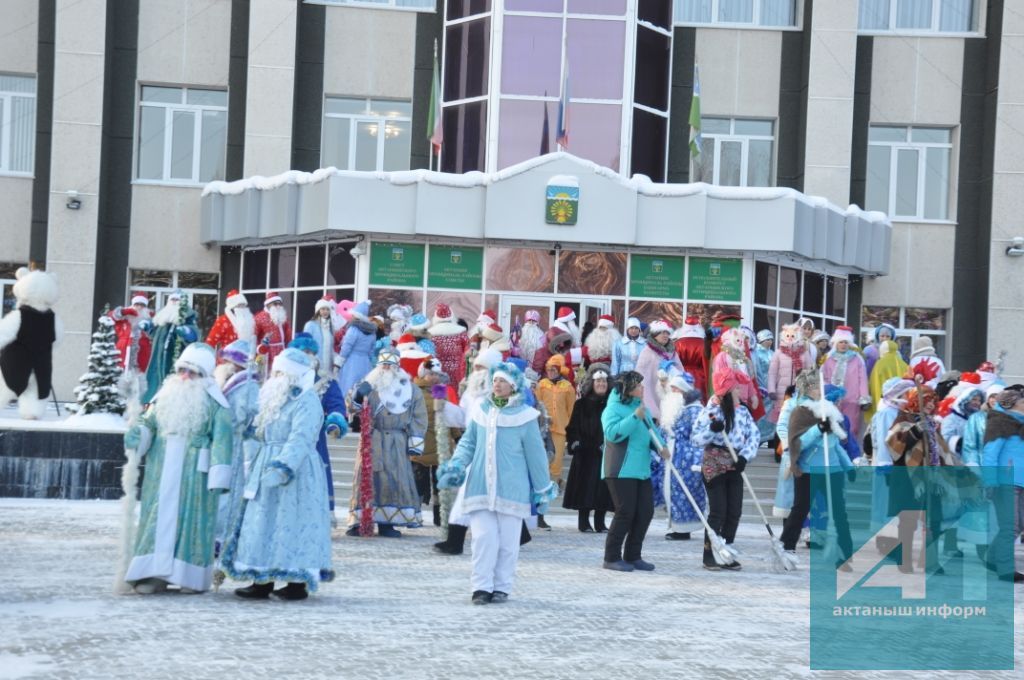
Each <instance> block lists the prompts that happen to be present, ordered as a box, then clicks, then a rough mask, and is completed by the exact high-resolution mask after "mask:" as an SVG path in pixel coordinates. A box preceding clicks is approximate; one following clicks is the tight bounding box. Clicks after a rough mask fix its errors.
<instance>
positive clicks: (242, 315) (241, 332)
mask: <svg viewBox="0 0 1024 680" xmlns="http://www.w3.org/2000/svg"><path fill="white" fill-rule="evenodd" d="M227 315H228V321H230V322H231V327H232V328H234V329H235V334H236V335H237V336H238V337H239V338H241V339H242V340H250V339H251V338H252V337H253V336H254V335H256V319H255V318H254V317H253V315H252V310H250V309H249V308H248V307H235V308H234V309H232V310H231V311H229V312H227Z"/></svg>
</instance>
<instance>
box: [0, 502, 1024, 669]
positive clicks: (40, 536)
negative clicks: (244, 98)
mask: <svg viewBox="0 0 1024 680" xmlns="http://www.w3.org/2000/svg"><path fill="white" fill-rule="evenodd" d="M118 509H119V506H118V504H117V503H116V502H110V501H44V500H15V499H0V520H2V521H0V546H2V555H0V577H2V579H0V582H2V583H3V590H2V591H0V629H2V634H0V679H5V678H112V677H118V678H174V679H176V680H184V679H186V678H187V679H189V680H191V679H193V678H225V677H244V678H246V679H252V680H256V679H259V678H283V677H287V678H389V679H391V678H395V679H399V678H410V679H432V678H437V679H438V680H441V679H447V678H498V677H507V678H534V679H537V678H588V679H589V678H614V679H618V678H623V679H626V678H629V679H632V678H649V679H656V678H684V677H685V678H798V677H809V676H814V677H826V678H838V677H858V678H882V677H900V678H906V677H922V678H924V677H929V678H933V677H950V678H953V677H955V678H968V677H979V678H1011V677H1020V676H1019V675H1015V674H1014V673H1012V672H1006V673H977V674H973V675H972V674H970V673H949V674H935V673H927V674H926V673H920V674H915V673H906V672H902V673H899V674H897V673H881V672H876V673H857V674H854V673H848V674H843V673H823V672H814V673H812V672H811V671H810V670H808V614H807V606H808V597H807V572H806V570H802V571H799V572H797V573H795V574H774V573H772V572H771V571H770V569H769V566H768V562H767V556H768V546H767V541H766V540H765V539H764V537H763V536H764V530H763V528H762V527H759V526H757V525H756V524H744V525H742V526H741V527H740V535H739V537H738V539H737V543H738V545H739V547H740V548H741V549H742V550H743V551H744V555H743V556H742V557H741V561H742V562H743V565H744V568H743V571H742V572H739V573H712V572H707V571H704V570H702V569H701V568H700V551H699V544H698V543H696V542H669V541H665V540H664V539H663V538H662V534H663V533H664V526H663V520H662V521H658V520H657V519H656V520H655V524H654V525H653V526H652V528H651V531H650V535H649V538H648V542H647V544H646V546H645V550H644V557H645V558H646V559H648V560H650V561H652V562H654V563H655V564H656V565H657V570H656V571H655V572H653V573H639V572H635V573H631V574H621V573H616V572H609V571H605V570H602V569H600V568H599V565H600V562H601V547H602V544H603V536H601V535H595V534H580V533H578V532H577V531H576V529H575V517H574V516H570V515H568V514H560V515H552V517H551V521H552V523H553V524H554V530H553V531H551V532H544V531H538V532H534V540H533V542H531V543H530V544H529V545H527V546H524V548H523V550H522V553H521V557H520V562H519V571H518V574H517V583H516V587H515V590H514V592H513V593H512V599H511V600H510V601H509V602H508V603H507V604H504V605H489V606H485V607H478V606H472V605H470V604H469V594H470V593H469V570H470V558H469V555H468V553H467V554H466V555H463V556H461V557H445V556H441V555H436V554H434V553H433V552H432V551H431V549H430V545H431V543H432V542H434V541H436V540H437V530H436V529H435V528H434V527H426V528H423V529H419V530H410V531H407V532H406V535H405V536H403V537H402V538H401V539H397V540H396V539H380V538H373V539H357V538H348V537H345V536H343V535H342V532H341V530H336V531H335V535H334V564H335V568H336V569H337V571H338V578H337V579H336V580H335V581H334V582H333V583H329V584H325V585H324V586H323V588H322V589H321V590H320V592H318V593H317V594H315V595H314V596H313V597H311V598H310V599H309V600H306V601H304V602H297V603H284V602H278V601H275V600H271V601H266V602H248V601H241V600H239V599H238V598H237V597H235V596H234V595H232V593H231V591H232V590H233V588H234V587H236V585H235V584H234V583H232V582H230V581H229V582H228V583H227V584H225V587H224V588H222V589H221V591H220V592H219V593H207V594H204V595H180V594H176V593H175V594H165V595H157V596H150V597H142V596H136V595H127V596H119V595H113V594H112V579H113V575H114V571H115V562H116V558H117V537H118V524H117V523H118ZM803 556H804V558H806V553H804V554H803ZM804 562H806V559H804ZM1016 613H1017V626H1016V629H1017V633H1016V635H1015V647H1016V649H1017V654H1016V663H1017V666H1018V672H1019V669H1020V668H1022V667H1024V652H1022V637H1024V636H1022V635H1021V618H1022V616H1021V615H1022V608H1021V607H1020V605H1019V604H1018V607H1017V612H1016ZM924 644H940V645H941V644H955V641H931V642H929V641H924ZM865 653H869V650H866V651H865Z"/></svg>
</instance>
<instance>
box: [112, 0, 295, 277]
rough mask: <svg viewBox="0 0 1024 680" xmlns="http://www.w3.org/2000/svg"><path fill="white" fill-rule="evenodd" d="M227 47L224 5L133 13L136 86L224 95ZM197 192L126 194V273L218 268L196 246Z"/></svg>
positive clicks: (223, 0) (144, 188)
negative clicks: (186, 88) (197, 88)
mask: <svg viewBox="0 0 1024 680" xmlns="http://www.w3.org/2000/svg"><path fill="white" fill-rule="evenodd" d="M230 40H231V0H212V1H205V2H199V1H198V0H147V1H146V2H143V3H142V4H141V5H140V7H139V55H138V80H139V82H140V83H143V84H151V83H152V84H163V85H175V86H202V87H212V88H225V89H226V88H227V86H228V65H229V61H230V50H229V45H230ZM137 97H138V95H136V98H137ZM289 106H290V101H289ZM135 115H136V119H137V117H138V111H137V110H136V114H135ZM136 143H137V140H136ZM136 153H138V149H136ZM201 193H202V187H187V186H160V185H153V184H135V185H134V186H133V187H132V217H131V236H130V240H129V250H128V264H129V267H131V268H133V269H144V268H152V269H168V270H177V271H203V272H216V271H218V270H219V269H220V252H219V251H218V250H216V249H213V250H211V249H207V248H204V247H203V246H200V245H199V197H200V194H201Z"/></svg>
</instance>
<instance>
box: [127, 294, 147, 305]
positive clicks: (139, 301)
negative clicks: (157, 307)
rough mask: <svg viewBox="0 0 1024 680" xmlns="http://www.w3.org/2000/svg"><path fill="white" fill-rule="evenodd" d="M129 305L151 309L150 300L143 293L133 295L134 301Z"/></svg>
mask: <svg viewBox="0 0 1024 680" xmlns="http://www.w3.org/2000/svg"><path fill="white" fill-rule="evenodd" d="M129 304H131V305H132V306H134V305H144V306H146V307H149V298H148V297H146V296H145V295H144V294H143V293H135V294H134V295H132V301H131V302H130V303H129Z"/></svg>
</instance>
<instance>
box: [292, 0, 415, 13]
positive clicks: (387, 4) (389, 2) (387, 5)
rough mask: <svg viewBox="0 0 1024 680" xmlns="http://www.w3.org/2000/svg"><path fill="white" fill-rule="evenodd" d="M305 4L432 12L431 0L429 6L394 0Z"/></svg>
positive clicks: (311, 0)
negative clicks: (411, 5) (408, 5)
mask: <svg viewBox="0 0 1024 680" xmlns="http://www.w3.org/2000/svg"><path fill="white" fill-rule="evenodd" d="M302 1H303V3H305V4H307V5H324V6H326V7H359V8H362V9H387V10H393V11H396V12H430V13H434V12H435V8H434V2H433V0H431V5H430V7H402V6H399V5H396V4H395V2H396V0H378V1H377V2H373V0H302Z"/></svg>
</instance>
